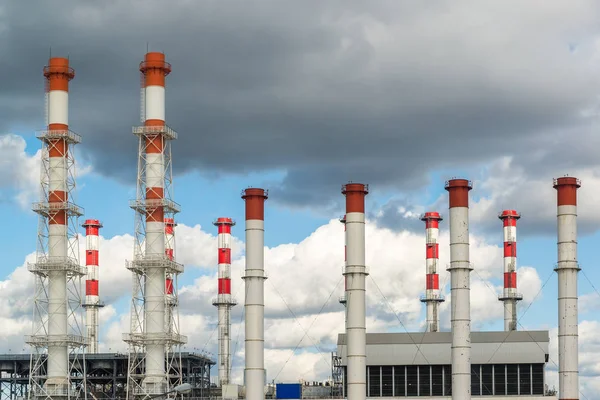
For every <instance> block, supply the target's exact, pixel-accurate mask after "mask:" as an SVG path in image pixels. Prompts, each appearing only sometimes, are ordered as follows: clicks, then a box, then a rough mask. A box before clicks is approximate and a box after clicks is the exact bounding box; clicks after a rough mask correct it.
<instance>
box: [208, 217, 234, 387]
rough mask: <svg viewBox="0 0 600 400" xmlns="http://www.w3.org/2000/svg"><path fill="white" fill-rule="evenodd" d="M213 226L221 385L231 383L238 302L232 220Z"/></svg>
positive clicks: (218, 220)
mask: <svg viewBox="0 0 600 400" xmlns="http://www.w3.org/2000/svg"><path fill="white" fill-rule="evenodd" d="M213 225H215V226H217V227H218V230H219V236H218V246H219V250H218V252H219V258H218V262H219V282H218V294H217V298H216V299H215V300H213V305H214V306H216V307H217V312H218V313H219V385H221V386H222V385H227V384H229V383H230V381H231V378H230V376H231V335H230V332H231V307H233V306H234V305H236V304H237V303H236V301H235V300H234V299H233V298H232V297H231V227H232V226H234V225H235V222H234V221H233V220H232V219H231V218H217V220H216V221H215V222H213Z"/></svg>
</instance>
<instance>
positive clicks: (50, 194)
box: [26, 57, 85, 399]
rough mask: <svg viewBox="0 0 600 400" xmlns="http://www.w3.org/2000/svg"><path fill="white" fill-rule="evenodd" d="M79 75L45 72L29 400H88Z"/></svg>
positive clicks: (63, 62) (65, 63) (65, 67)
mask: <svg viewBox="0 0 600 400" xmlns="http://www.w3.org/2000/svg"><path fill="white" fill-rule="evenodd" d="M74 76H75V71H74V70H73V69H72V68H71V67H69V60H68V59H66V58H58V57H54V58H51V59H50V61H49V63H48V66H46V67H44V77H45V78H46V124H47V129H46V130H44V131H41V132H39V133H38V135H37V137H38V139H40V140H41V141H42V155H41V177H40V183H41V199H40V200H41V201H40V202H39V203H34V205H33V210H34V211H35V212H36V213H37V214H39V229H38V243H37V257H36V262H35V263H34V264H29V265H28V269H29V271H31V272H32V273H33V274H34V276H35V292H34V299H33V300H34V306H33V332H32V335H31V336H28V337H26V342H27V343H28V344H29V345H31V347H32V352H31V365H30V371H31V372H30V376H29V392H28V398H29V399H33V398H35V399H75V398H79V397H83V396H84V394H85V362H84V351H83V350H84V345H85V338H84V335H83V316H82V312H81V309H82V308H81V303H82V295H81V294H82V290H81V289H82V282H81V279H82V277H83V276H84V275H85V269H84V268H83V267H82V266H81V265H80V264H79V241H78V234H77V230H78V223H77V219H78V217H79V216H80V215H82V214H83V210H82V209H81V208H79V207H78V206H77V205H75V203H74V201H73V200H74V196H73V195H74V192H75V159H74V157H73V152H72V150H71V148H70V146H73V145H75V144H77V143H79V142H80V140H81V138H80V136H79V135H77V134H76V133H74V132H72V131H71V130H69V125H68V124H69V122H68V116H69V81H70V80H71V79H73V78H74Z"/></svg>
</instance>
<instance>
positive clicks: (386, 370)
mask: <svg viewBox="0 0 600 400" xmlns="http://www.w3.org/2000/svg"><path fill="white" fill-rule="evenodd" d="M381 395H382V396H384V397H392V396H393V395H394V387H393V386H392V367H381Z"/></svg>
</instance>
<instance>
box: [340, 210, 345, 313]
mask: <svg viewBox="0 0 600 400" xmlns="http://www.w3.org/2000/svg"><path fill="white" fill-rule="evenodd" d="M340 222H341V223H342V224H344V263H345V262H346V251H347V245H346V243H347V242H346V241H347V237H346V216H345V215H344V216H343V217H342V218H341V219H340ZM346 288H347V284H346V276H345V275H344V294H343V295H341V296H340V304H343V305H344V307H346Z"/></svg>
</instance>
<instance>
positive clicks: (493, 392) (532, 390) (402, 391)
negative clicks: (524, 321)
mask: <svg viewBox="0 0 600 400" xmlns="http://www.w3.org/2000/svg"><path fill="white" fill-rule="evenodd" d="M346 379H347V374H346V367H344V395H345V393H346V390H347V384H346ZM543 393H544V364H484V365H476V364H474V365H472V366H471V394H472V395H473V396H505V395H519V394H521V395H541V394H543ZM451 394H452V367H451V366H450V365H407V366H369V367H367V396H368V397H407V396H449V395H451Z"/></svg>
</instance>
